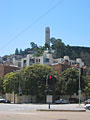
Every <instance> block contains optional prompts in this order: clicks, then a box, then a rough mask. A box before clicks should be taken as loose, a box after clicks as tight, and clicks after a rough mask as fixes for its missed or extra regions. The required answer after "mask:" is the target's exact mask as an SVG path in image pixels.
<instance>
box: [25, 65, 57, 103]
mask: <svg viewBox="0 0 90 120" xmlns="http://www.w3.org/2000/svg"><path fill="white" fill-rule="evenodd" d="M48 75H56V73H55V72H54V71H53V69H52V68H51V67H49V66H46V65H32V66H29V67H26V68H25V70H24V83H25V85H24V87H25V88H24V94H30V95H36V96H37V101H38V99H40V98H41V97H43V98H44V99H45V90H46V89H47V88H46V85H45V84H43V77H45V78H46V79H47V77H48Z"/></svg>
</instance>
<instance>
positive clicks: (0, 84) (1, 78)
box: [0, 76, 4, 94]
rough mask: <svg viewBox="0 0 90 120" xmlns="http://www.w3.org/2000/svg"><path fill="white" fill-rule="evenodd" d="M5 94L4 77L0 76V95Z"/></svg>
mask: <svg viewBox="0 0 90 120" xmlns="http://www.w3.org/2000/svg"><path fill="white" fill-rule="evenodd" d="M3 93H4V89H3V77H1V76H0V94H3Z"/></svg>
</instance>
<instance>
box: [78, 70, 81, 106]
mask: <svg viewBox="0 0 90 120" xmlns="http://www.w3.org/2000/svg"><path fill="white" fill-rule="evenodd" d="M80 75H81V69H80V68H79V90H78V93H79V106H80V98H81V84H80Z"/></svg>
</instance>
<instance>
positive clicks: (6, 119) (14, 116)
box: [0, 104, 90, 120]
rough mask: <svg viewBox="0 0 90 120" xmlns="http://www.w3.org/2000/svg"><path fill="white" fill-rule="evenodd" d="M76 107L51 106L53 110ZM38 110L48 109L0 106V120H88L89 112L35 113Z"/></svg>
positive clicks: (23, 105)
mask: <svg viewBox="0 0 90 120" xmlns="http://www.w3.org/2000/svg"><path fill="white" fill-rule="evenodd" d="M78 107H79V105H78V104H72V105H69V104H68V105H51V108H53V109H60V108H63V109H65V108H67V109H71V108H73V109H74V108H78ZM82 107H83V105H82V106H81V108H82ZM38 108H39V109H41V108H42V109H48V105H38V104H0V120H20V119H21V120H90V111H88V110H87V111H86V112H55V111H54V112H52V111H49V112H48V111H47V112H45V111H44V112H40V111H36V109H38Z"/></svg>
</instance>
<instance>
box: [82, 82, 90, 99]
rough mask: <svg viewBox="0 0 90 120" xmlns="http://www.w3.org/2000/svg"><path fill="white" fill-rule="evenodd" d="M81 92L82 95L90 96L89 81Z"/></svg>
mask: <svg viewBox="0 0 90 120" xmlns="http://www.w3.org/2000/svg"><path fill="white" fill-rule="evenodd" d="M83 94H84V96H86V98H88V97H89V96H90V83H88V84H87V86H85V88H84V91H83Z"/></svg>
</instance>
